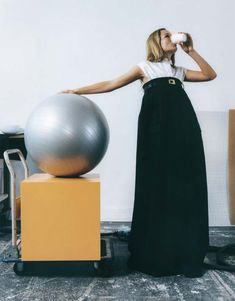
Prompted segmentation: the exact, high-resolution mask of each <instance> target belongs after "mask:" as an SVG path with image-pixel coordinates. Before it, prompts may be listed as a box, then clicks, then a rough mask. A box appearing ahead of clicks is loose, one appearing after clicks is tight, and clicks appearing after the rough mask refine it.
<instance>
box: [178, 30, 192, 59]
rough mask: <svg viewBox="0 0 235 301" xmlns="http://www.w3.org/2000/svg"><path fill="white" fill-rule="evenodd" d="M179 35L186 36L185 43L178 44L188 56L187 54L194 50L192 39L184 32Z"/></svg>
mask: <svg viewBox="0 0 235 301" xmlns="http://www.w3.org/2000/svg"><path fill="white" fill-rule="evenodd" d="M180 33H184V34H186V36H187V40H186V41H185V42H181V43H179V44H180V46H181V48H182V49H183V50H184V52H186V53H188V54H189V52H191V51H193V50H194V48H193V39H192V37H191V35H190V34H189V33H186V32H180Z"/></svg>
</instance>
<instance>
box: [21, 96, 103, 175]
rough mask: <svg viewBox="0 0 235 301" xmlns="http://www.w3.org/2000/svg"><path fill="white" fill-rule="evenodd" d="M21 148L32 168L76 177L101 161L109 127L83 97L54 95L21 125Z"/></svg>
mask: <svg viewBox="0 0 235 301" xmlns="http://www.w3.org/2000/svg"><path fill="white" fill-rule="evenodd" d="M24 136H25V146H26V149H27V151H28V153H29V155H30V157H31V158H32V160H33V161H34V162H35V163H36V165H37V166H38V167H39V168H40V169H41V170H43V171H44V172H47V173H49V174H51V175H54V176H62V177H63V176H79V175H82V174H85V173H87V172H88V171H90V170H91V169H93V168H94V167H95V166H96V165H97V164H98V163H99V162H100V161H101V160H102V158H103V156H104V154H105V152H106V150H107V147H108V142H109V127H108V123H107V121H106V118H105V116H104V114H103V112H102V111H101V110H100V108H99V107H98V106H97V105H96V104H95V103H94V102H92V101H91V100H89V99H88V98H86V97H84V96H80V95H75V94H57V95H53V96H50V97H49V98H47V99H46V100H44V101H43V102H41V103H40V104H39V105H38V106H37V107H36V108H35V109H34V111H33V112H32V113H31V115H30V116H29V118H28V120H27V122H26V125H25V133H24Z"/></svg>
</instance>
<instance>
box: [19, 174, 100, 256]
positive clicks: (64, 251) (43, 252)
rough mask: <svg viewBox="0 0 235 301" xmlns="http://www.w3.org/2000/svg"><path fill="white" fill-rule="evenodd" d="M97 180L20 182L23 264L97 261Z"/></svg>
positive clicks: (33, 179)
mask: <svg viewBox="0 0 235 301" xmlns="http://www.w3.org/2000/svg"><path fill="white" fill-rule="evenodd" d="M100 256H101V254H100V181H99V176H98V175H95V174H88V175H86V176H84V177H80V178H57V177H54V176H51V175H48V174H34V175H32V176H30V177H29V178H27V179H25V180H24V181H22V182H21V259H22V261H80V260H100Z"/></svg>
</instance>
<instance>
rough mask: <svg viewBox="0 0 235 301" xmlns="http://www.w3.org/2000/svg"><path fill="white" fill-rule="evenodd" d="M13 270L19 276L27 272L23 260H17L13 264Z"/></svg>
mask: <svg viewBox="0 0 235 301" xmlns="http://www.w3.org/2000/svg"><path fill="white" fill-rule="evenodd" d="M13 271H14V272H15V273H16V275H18V276H23V275H24V274H25V266H24V263H23V262H16V263H15V264H14V266H13Z"/></svg>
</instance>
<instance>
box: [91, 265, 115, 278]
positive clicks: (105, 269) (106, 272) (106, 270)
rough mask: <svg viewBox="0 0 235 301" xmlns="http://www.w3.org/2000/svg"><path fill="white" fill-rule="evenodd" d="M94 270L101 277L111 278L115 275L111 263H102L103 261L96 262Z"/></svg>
mask: <svg viewBox="0 0 235 301" xmlns="http://www.w3.org/2000/svg"><path fill="white" fill-rule="evenodd" d="M94 268H95V270H96V272H97V274H98V276H101V277H111V276H112V275H113V270H112V267H111V265H110V263H107V262H102V261H95V262H94Z"/></svg>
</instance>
